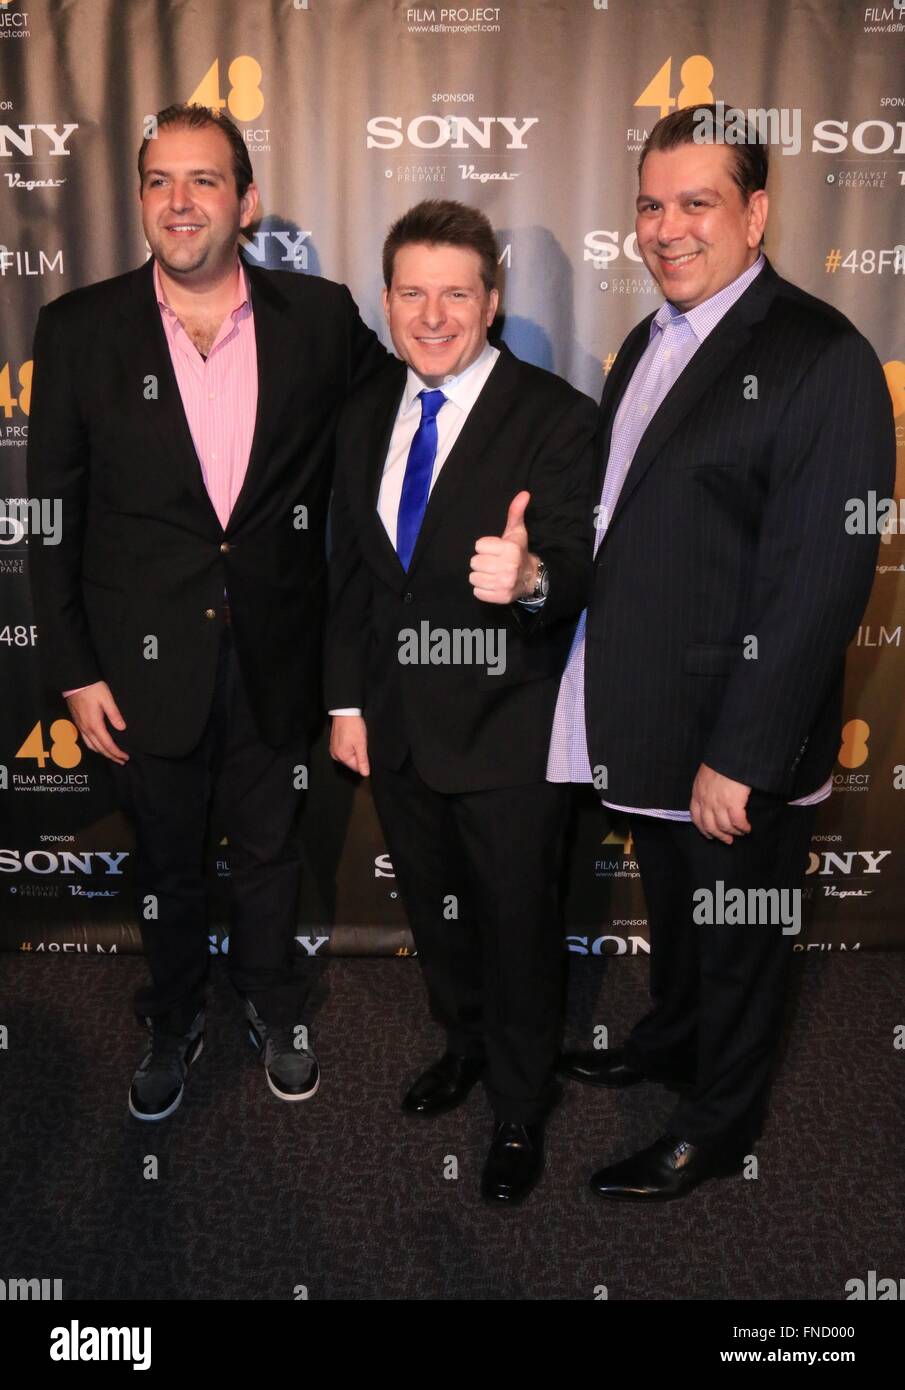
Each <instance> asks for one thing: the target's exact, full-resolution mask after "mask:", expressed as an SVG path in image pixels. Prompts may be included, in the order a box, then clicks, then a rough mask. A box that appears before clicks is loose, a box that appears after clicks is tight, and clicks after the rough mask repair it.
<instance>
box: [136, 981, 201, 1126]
mask: <svg viewBox="0 0 905 1390" xmlns="http://www.w3.org/2000/svg"><path fill="white" fill-rule="evenodd" d="M147 1024H148V1028H149V1030H150V1033H151V1046H150V1047H149V1048H148V1051H147V1052H146V1053H145V1055H144V1057H142V1059H141V1062H140V1063H139V1066H138V1070H137V1071H136V1073H135V1075H134V1076H133V1078H132V1085H131V1087H130V1089H129V1113H130V1114H131V1115H134V1116H135V1118H136V1120H165V1119H166V1118H167V1116H168V1115H172V1113H173V1111H174V1110H177V1109H178V1108H179V1105H180V1104H181V1102H182V1093H183V1091H184V1090H185V1077H186V1073H187V1071H188V1069H189V1067H190V1066H191V1065H192V1063H193V1062H195V1061H197V1060H198V1058H199V1057H200V1056H201V1051H202V1048H203V1047H204V1010H203V1009H200V1010H199V1012H198V1013H197V1014H196V1016H195V1020H194V1022H193V1023H192V1025H191V1027H190V1028H189V1031H188V1032H187V1033H184V1034H178V1033H167V1032H165V1031H164V1029H162V1028H161V1027H160V1026H159V1025H157V1026H155V1024H154V1021H153V1020H152V1019H150V1018H149V1019H148V1020H147Z"/></svg>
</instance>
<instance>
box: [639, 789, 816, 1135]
mask: <svg viewBox="0 0 905 1390" xmlns="http://www.w3.org/2000/svg"><path fill="white" fill-rule="evenodd" d="M747 814H748V819H749V821H750V823H751V832H750V834H748V835H742V836H738V837H736V838H735V840H734V841H733V843H732V844H731V845H725V844H723V843H722V842H721V841H719V840H707V839H705V837H704V836H703V835H701V834H700V832H699V831H698V830H696V829H695V827H694V825H691V824H688V823H683V822H679V821H661V820H656V819H655V818H653V817H651V816H631V817H630V821H631V827H632V834H633V836H634V843H635V855H636V858H637V860H638V865H639V868H640V870H641V882H642V885H643V887H644V894H645V897H646V899H647V908H648V920H649V924H650V942H651V968H650V992H651V998H652V1001H653V1008H652V1009H651V1011H650V1013H648V1014H646V1015H645V1017H644V1018H642V1019H641V1021H640V1022H639V1023H638V1024H636V1025H635V1027H634V1028H633V1030H632V1032H631V1035H630V1037H629V1039H628V1042H627V1044H626V1051H627V1053H628V1055H629V1056H630V1057H632V1059H633V1060H634V1061H635V1062H636V1063H637V1064H638V1065H639V1066H641V1067H645V1068H647V1069H649V1070H652V1071H656V1070H659V1069H663V1070H666V1071H668V1072H670V1073H679V1074H682V1075H686V1076H688V1077H689V1078H690V1079H692V1081H693V1086H692V1089H691V1090H690V1092H689V1093H688V1094H686V1095H684V1096H683V1097H682V1098H681V1099H680V1101H679V1103H678V1105H677V1107H676V1109H675V1112H674V1114H673V1116H672V1118H671V1120H670V1122H669V1125H668V1126H667V1128H668V1131H669V1132H670V1133H674V1134H676V1135H678V1136H679V1137H680V1138H682V1139H687V1140H690V1141H691V1142H693V1143H699V1144H705V1143H710V1142H722V1141H724V1140H725V1141H727V1142H731V1143H735V1142H740V1143H742V1144H748V1143H752V1142H753V1141H754V1139H755V1138H756V1137H757V1135H758V1134H759V1132H760V1129H761V1126H762V1123H763V1116H764V1112H765V1109H766V1101H767V1091H768V1086H769V1079H770V1070H771V1065H772V1062H773V1058H774V1054H775V1049H776V1044H777V1041H778V1038H779V1034H780V1031H781V1027H782V1019H783V1010H784V1004H785V999H786V994H787V985H788V976H789V967H790V964H791V960H792V950H793V946H794V943H795V941H796V940H797V939H798V937H797V936H796V935H794V934H792V933H791V932H788V931H787V932H786V933H785V934H784V933H783V930H782V925H780V924H778V923H774V924H768V923H766V922H764V921H755V920H749V921H746V924H745V925H740V924H739V925H733V924H730V923H728V922H722V923H719V922H714V923H713V924H712V925H708V924H707V923H706V922H703V921H702V920H701V917H702V915H703V913H704V911H705V900H704V899H703V898H702V896H700V895H699V896H698V897H697V898H696V897H695V896H694V895H695V894H696V893H698V892H699V890H701V889H706V890H708V891H709V892H710V893H712V894H714V901H716V899H717V895H718V893H719V892H720V890H719V889H718V886H717V885H718V883H722V885H723V890H722V891H723V894H724V895H725V893H726V892H728V891H729V890H730V889H731V888H740V889H742V890H745V893H746V901H747V902H751V899H750V898H749V897H748V892H747V890H749V889H758V888H760V889H769V888H776V889H788V890H794V889H800V888H801V886H802V883H803V881H804V874H805V869H806V866H807V858H808V846H809V844H810V838H811V828H812V826H813V822H814V810H813V808H811V807H800V806H799V807H796V806H789V805H787V804H786V803H785V802H784V801H782V800H781V799H780V798H779V797H773V796H767V795H766V794H763V793H760V792H757V791H752V793H751V796H750V798H749V801H748V808H747ZM786 901H787V902H788V901H789V900H788V899H787V900H786ZM799 903H800V899H799ZM725 915H726V916H729V915H730V914H729V912H728V911H727V912H726V913H725ZM751 915H752V914H751V913H750V912H749V913H748V916H749V917H750V916H751ZM753 915H757V914H753ZM761 915H762V916H766V915H767V914H766V913H763V912H761ZM696 916H697V920H696Z"/></svg>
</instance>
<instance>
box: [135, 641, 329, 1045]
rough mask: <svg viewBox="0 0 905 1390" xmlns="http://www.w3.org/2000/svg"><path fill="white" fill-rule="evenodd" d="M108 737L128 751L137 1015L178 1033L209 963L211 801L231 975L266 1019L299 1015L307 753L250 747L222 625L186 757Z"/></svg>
mask: <svg viewBox="0 0 905 1390" xmlns="http://www.w3.org/2000/svg"><path fill="white" fill-rule="evenodd" d="M116 738H117V741H118V742H120V743H121V746H122V747H123V748H124V749H125V751H126V752H128V753H129V761H128V762H127V763H125V764H124V765H123V766H122V767H118V766H115V767H114V776H115V778H116V783H117V788H118V792H119V795H120V799H121V801H122V805H123V809H124V810H125V811H126V813H127V814H128V816H129V817H130V819H131V821H132V823H133V825H134V828H135V837H136V847H135V884H136V891H137V895H138V919H139V923H140V925H141V935H142V942H143V945H144V950H145V954H146V956H147V958H148V964H149V966H150V971H151V983H150V984H149V985H147V986H146V987H144V988H142V989H139V990H138V991H137V993H136V996H135V1008H136V1012H137V1013H138V1014H139V1016H142V1017H144V1016H150V1017H153V1018H155V1019H156V1020H158V1021H159V1022H160V1024H161V1025H162V1026H164V1027H167V1028H172V1029H175V1030H176V1031H178V1032H184V1031H185V1030H186V1029H187V1027H188V1025H189V1024H190V1022H191V1020H192V1019H193V1018H194V1016H195V1014H196V1013H197V1011H198V1009H199V1008H200V1007H201V1005H202V1003H203V999H204V986H205V981H206V978H207V971H208V964H209V960H210V949H209V943H208V936H207V932H208V924H207V885H206V880H205V872H204V851H205V844H206V840H207V828H208V820H209V816H210V813H211V808H212V805H213V804H216V806H217V822H216V824H217V828H218V830H219V829H222V831H223V833H224V834H225V836H226V838H227V841H228V855H229V862H230V868H231V881H230V933H229V952H228V955H227V962H228V968H229V973H230V977H231V979H232V982H233V984H234V985H235V986H236V988H237V989H238V990H239V991H240V992H241V993H242V994H243V995H245V996H246V997H247V998H249V999H250V1000H251V1002H252V1003H253V1004H254V1006H255V1008H256V1009H257V1010H258V1012H259V1013H260V1014H261V1015H262V1016H263V1017H264V1018H265V1019H266V1020H267V1021H268V1022H272V1023H280V1024H283V1023H295V1022H298V1021H299V1013H300V1010H301V1007H302V1004H303V1002H304V995H303V992H302V985H303V981H301V980H300V979H299V978H298V976H297V974H296V968H295V952H294V941H293V937H294V934H295V930H296V900H297V896H298V885H299V850H298V847H297V842H296V837H295V833H294V822H295V817H296V813H297V811H298V809H299V803H300V800H301V792H300V791H299V790H297V789H296V787H295V782H296V780H297V775H296V770H297V769H298V768H299V766H300V765H304V763H305V762H306V748H305V743H304V741H303V740H299V741H298V742H297V744H294V745H292V746H290V747H286V748H280V749H274V748H271V747H269V746H268V745H267V744H264V743H262V742H261V740H260V738H259V737H258V732H257V729H256V727H255V723H254V719H253V717H252V714H251V710H250V709H249V706H248V701H247V699H246V695H245V689H244V686H243V682H242V677H241V673H240V671H239V664H238V661H237V659H236V654H235V650H234V647H233V643H232V638H231V636H230V631H229V628H228V627H225V628H224V630H223V636H222V638H221V645H220V653H219V661H218V666H217V679H216V686H215V690H214V697H213V702H212V705H211V711H210V715H209V717H208V722H207V726H206V728H205V730H204V734H203V736H202V738H201V741H200V742H199V743H198V745H197V747H196V748H195V749H193V751H192V752H191V753H189V754H188V755H187V756H186V757H184V758H159V757H155V756H154V755H153V754H149V753H142V752H136V751H135V750H134V749H132V748H130V747H129V742H128V730H127V731H126V733H125V734H123V735H120V734H116ZM149 905H150V907H151V914H150V915H149V912H148V908H149ZM155 911H156V916H154V915H153V914H154V912H155Z"/></svg>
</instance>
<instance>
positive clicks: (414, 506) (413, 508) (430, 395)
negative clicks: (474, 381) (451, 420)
mask: <svg viewBox="0 0 905 1390" xmlns="http://www.w3.org/2000/svg"><path fill="white" fill-rule="evenodd" d="M418 400H419V401H420V402H421V423H420V425H419V426H418V428H417V430H416V431H415V438H414V439H413V440H412V443H411V448H410V449H409V456H408V461H407V462H406V465H405V477H404V478H403V480H402V496H401V497H400V498H399V512H398V514H397V517H396V554H397V555H398V556H399V559H400V560H401V561H402V568H403V569H404V570H407V569H408V567H409V565H410V564H411V560H412V552H413V551H414V549H415V542H416V541H417V539H418V532H419V531H420V530H421V523H422V521H423V520H424V513H425V512H426V511H427V499H428V497H429V496H430V488H431V477H432V475H433V471H434V460H435V459H436V457H437V412H438V410H439V409H440V407H441V405H443V404H444V402H445V400H446V397H445V396H444V394H443V392H442V391H419V392H418Z"/></svg>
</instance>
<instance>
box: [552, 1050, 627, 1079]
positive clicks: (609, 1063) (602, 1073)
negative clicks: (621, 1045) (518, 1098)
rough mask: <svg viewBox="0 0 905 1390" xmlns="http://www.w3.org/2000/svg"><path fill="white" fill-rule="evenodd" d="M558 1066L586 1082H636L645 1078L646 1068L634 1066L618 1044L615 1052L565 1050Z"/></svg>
mask: <svg viewBox="0 0 905 1390" xmlns="http://www.w3.org/2000/svg"><path fill="white" fill-rule="evenodd" d="M556 1070H557V1071H558V1072H559V1074H560V1075H561V1076H568V1077H570V1078H571V1080H572V1081H581V1082H583V1083H584V1085H585V1086H613V1087H616V1086H635V1085H637V1083H638V1082H639V1081H646V1080H647V1077H646V1076H645V1074H644V1072H643V1071H640V1070H639V1069H638V1068H637V1067H635V1066H632V1064H631V1062H629V1061H628V1060H627V1059H626V1056H625V1053H624V1052H622V1051H621V1050H620V1049H618V1048H616V1049H614V1050H613V1051H612V1052H607V1051H604V1052H598V1051H596V1050H595V1049H593V1048H591V1049H588V1050H587V1051H579V1052H563V1053H562V1055H561V1056H560V1058H559V1060H558V1062H557V1064H556Z"/></svg>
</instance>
